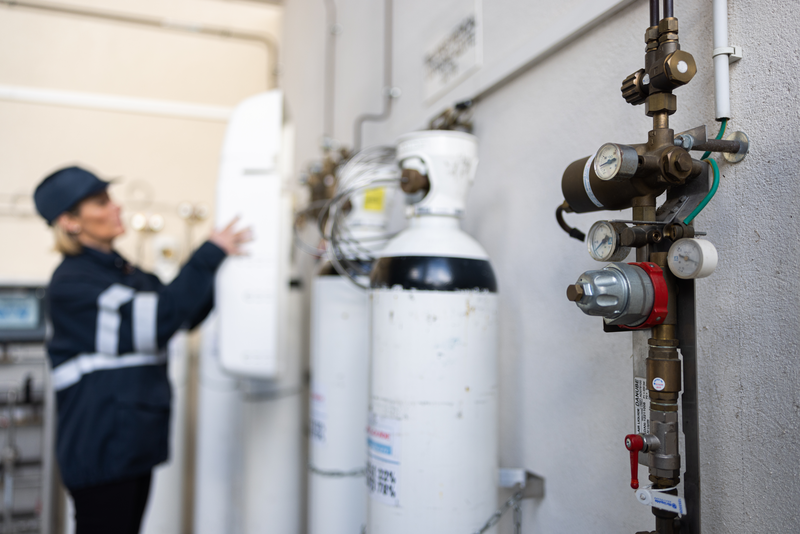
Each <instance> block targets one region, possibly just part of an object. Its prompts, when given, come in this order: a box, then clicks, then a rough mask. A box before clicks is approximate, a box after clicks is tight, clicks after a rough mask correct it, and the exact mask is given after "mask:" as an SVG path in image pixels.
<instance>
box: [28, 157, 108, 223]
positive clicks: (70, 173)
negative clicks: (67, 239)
mask: <svg viewBox="0 0 800 534" xmlns="http://www.w3.org/2000/svg"><path fill="white" fill-rule="evenodd" d="M109 183H110V182H106V181H103V180H101V179H100V178H98V177H97V176H95V175H94V174H93V173H91V172H89V171H87V170H86V169H81V168H80V167H67V168H65V169H61V170H59V171H56V172H54V173H53V174H51V175H50V176H48V177H47V178H45V179H44V180H42V183H40V184H39V185H38V186H37V187H36V191H34V193H33V202H34V203H35V204H36V211H38V212H39V215H41V216H42V217H44V219H45V220H46V221H47V224H49V225H51V226H52V224H53V221H55V220H56V219H57V218H58V216H59V215H61V214H62V213H64V212H65V211H69V210H70V209H71V208H72V207H73V206H75V205H76V204H77V203H78V202H80V201H81V200H83V199H84V198H87V197H90V196H92V195H94V194H97V193H99V192H101V191H105V189H106V188H107V187H108V185H109Z"/></svg>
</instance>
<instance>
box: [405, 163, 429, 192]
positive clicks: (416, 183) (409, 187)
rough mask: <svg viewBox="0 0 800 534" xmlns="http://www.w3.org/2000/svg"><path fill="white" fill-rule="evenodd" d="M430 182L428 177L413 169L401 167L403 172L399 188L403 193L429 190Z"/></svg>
mask: <svg viewBox="0 0 800 534" xmlns="http://www.w3.org/2000/svg"><path fill="white" fill-rule="evenodd" d="M430 188H431V183H430V181H429V180H428V177H427V176H426V175H424V174H422V173H421V172H419V171H418V170H415V169H403V174H402V175H401V176H400V189H402V190H403V192H404V193H407V194H409V195H410V194H413V193H416V192H417V191H423V190H424V191H425V192H427V191H429V190H430Z"/></svg>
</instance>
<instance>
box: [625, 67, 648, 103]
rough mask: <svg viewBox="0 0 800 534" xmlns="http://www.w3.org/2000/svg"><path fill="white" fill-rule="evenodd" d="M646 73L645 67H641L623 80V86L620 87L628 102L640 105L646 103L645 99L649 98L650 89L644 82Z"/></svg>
mask: <svg viewBox="0 0 800 534" xmlns="http://www.w3.org/2000/svg"><path fill="white" fill-rule="evenodd" d="M644 74H645V71H644V69H639V70H637V71H636V72H634V73H633V74H631V75H630V76H628V77H627V78H625V79H624V80H623V81H622V87H621V88H620V90H621V91H622V98H624V99H625V102H627V103H628V104H631V105H633V106H638V105H639V104H644V102H645V100H647V95H648V93H649V92H650V91H649V90H648V88H647V86H645V85H644V84H643V83H642V78H643V77H644Z"/></svg>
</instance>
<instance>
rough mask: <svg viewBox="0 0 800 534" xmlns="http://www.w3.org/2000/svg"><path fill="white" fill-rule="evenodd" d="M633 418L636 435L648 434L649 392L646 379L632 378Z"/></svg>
mask: <svg viewBox="0 0 800 534" xmlns="http://www.w3.org/2000/svg"><path fill="white" fill-rule="evenodd" d="M633 416H634V419H635V421H636V431H635V432H636V433H637V434H649V433H650V392H649V391H648V390H647V379H645V378H639V377H637V376H635V377H633Z"/></svg>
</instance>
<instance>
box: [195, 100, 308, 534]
mask: <svg viewBox="0 0 800 534" xmlns="http://www.w3.org/2000/svg"><path fill="white" fill-rule="evenodd" d="M288 127H290V126H289V125H287V124H284V120H283V96H282V94H281V92H280V91H279V90H274V91H268V92H265V93H261V94H258V95H255V96H253V97H250V98H248V99H247V100H245V101H243V102H242V103H241V104H239V105H238V106H237V107H236V109H235V110H234V112H233V114H232V116H231V120H230V123H229V124H228V128H227V131H226V134H225V141H224V144H223V147H222V154H221V157H220V173H219V181H218V183H217V204H216V219H217V221H218V222H219V223H220V224H224V223H227V222H228V221H229V220H231V219H232V218H233V217H235V216H239V217H240V218H241V222H240V226H242V227H247V226H249V227H251V228H252V230H253V238H254V240H253V242H252V243H248V244H247V245H246V247H245V248H246V251H247V253H248V254H247V255H245V256H237V257H230V258H227V259H226V260H225V262H224V263H223V264H222V266H221V267H220V270H219V272H218V273H217V279H216V282H217V283H216V288H215V299H216V300H215V303H216V304H215V305H216V320H215V323H214V325H209V327H210V328H209V329H208V330H207V331H205V332H204V334H205V336H204V337H206V338H208V346H207V347H206V350H205V351H204V354H203V358H202V362H201V370H200V372H201V383H200V387H199V413H198V436H197V439H198V442H197V462H196V466H197V472H196V477H195V493H196V495H197V500H196V508H195V513H194V524H195V532H198V533H203V532H208V533H211V532H213V533H219V532H225V533H226V534H272V533H280V534H301V533H302V532H303V531H304V525H303V523H304V521H303V520H304V515H303V486H304V482H305V470H304V464H305V461H304V460H305V446H304V444H305V436H304V435H303V422H304V409H303V407H304V404H305V402H304V401H305V394H304V393H305V388H304V384H303V373H302V367H303V347H302V343H301V336H302V318H301V315H302V297H301V294H300V289H295V290H290V281H291V279H292V273H291V264H290V258H291V250H292V248H291V247H292V245H291V220H292V217H291V204H292V191H291V189H290V188H289V185H288V180H287V179H286V177H287V176H290V172H288V169H287V168H286V165H287V162H288V161H291V159H292V156H291V153H290V151H291V146H290V145H289V144H288V143H287V141H288V140H289V139H290V137H291V135H287V132H286V128H288ZM211 327H215V330H213V331H212V330H211Z"/></svg>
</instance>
